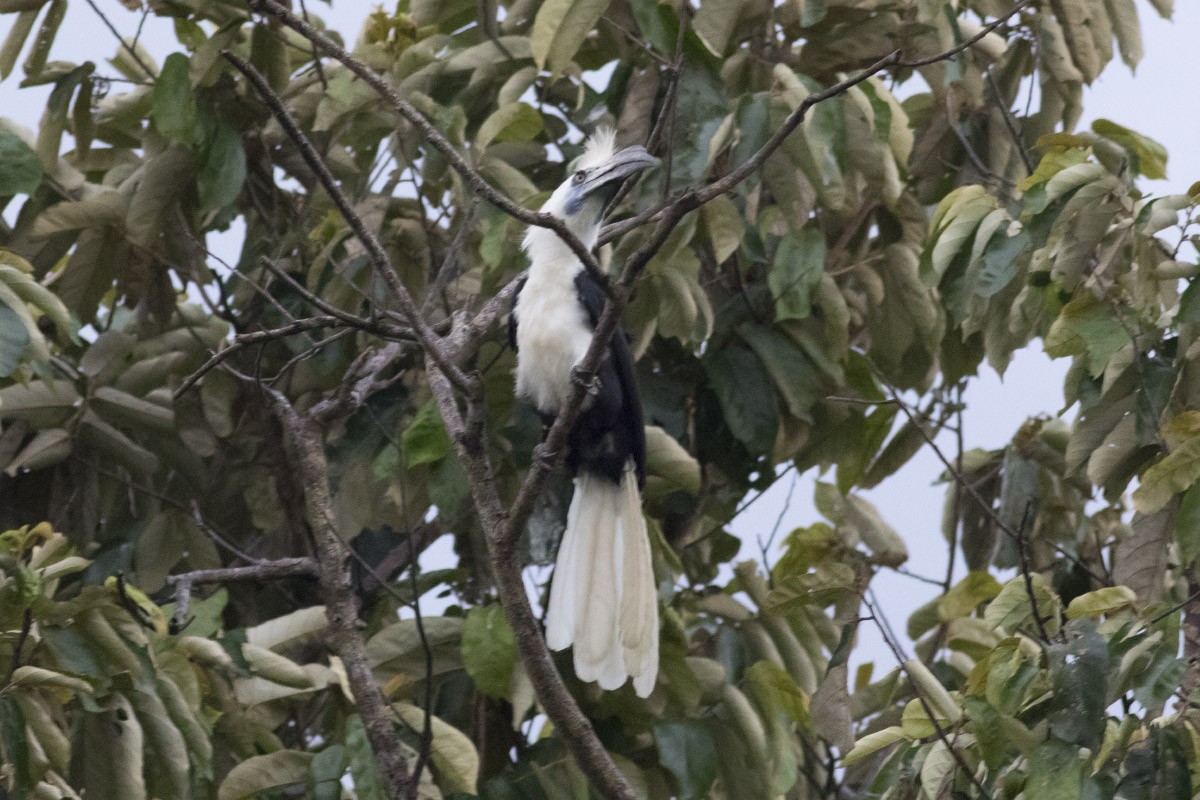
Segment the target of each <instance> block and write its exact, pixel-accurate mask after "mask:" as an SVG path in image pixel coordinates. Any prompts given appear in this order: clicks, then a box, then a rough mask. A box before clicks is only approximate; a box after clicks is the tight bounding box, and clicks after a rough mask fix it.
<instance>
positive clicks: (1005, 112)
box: [986, 70, 1034, 175]
mask: <svg viewBox="0 0 1200 800" xmlns="http://www.w3.org/2000/svg"><path fill="white" fill-rule="evenodd" d="M986 76H987V82H988V86H990V87H991V88H992V94H994V95H995V96H996V104H997V105H998V106H999V107H1000V113H1001V115H1002V116H1003V117H1004V127H1006V128H1008V135H1009V136H1011V137H1012V140H1013V144H1015V145H1016V146H1017V152H1018V153H1019V154H1020V156H1021V163H1022V164H1024V165H1025V174H1026V175H1032V174H1033V170H1034V166H1033V162H1032V161H1031V160H1030V159H1029V151H1028V150H1027V149H1026V148H1025V138H1024V137H1023V136H1022V135H1021V130H1020V128H1018V127H1017V121H1016V120H1015V119H1014V118H1013V113H1012V109H1010V108H1009V107H1008V103H1006V102H1004V98H1003V97H1001V96H1000V87H999V86H998V85H997V84H996V79H995V78H994V77H992V73H991V70H988V72H987V73H986Z"/></svg>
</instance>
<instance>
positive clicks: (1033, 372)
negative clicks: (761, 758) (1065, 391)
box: [0, 0, 1200, 675]
mask: <svg viewBox="0 0 1200 800" xmlns="http://www.w3.org/2000/svg"><path fill="white" fill-rule="evenodd" d="M97 5H98V6H99V7H100V8H101V9H102V10H104V12H105V13H106V14H108V15H109V17H110V19H111V20H112V21H113V22H114V24H115V25H116V27H117V28H118V30H120V31H121V32H122V33H123V34H125V35H127V36H131V35H132V34H133V32H134V31H135V30H136V29H137V24H138V19H139V15H137V14H133V13H130V12H128V11H126V10H125V9H123V8H122V7H121V6H120V5H119V4H118V3H117V2H116V0H97ZM314 5H315V6H316V8H314V9H313V10H314V12H315V13H319V14H321V15H322V16H324V17H325V18H326V19H327V20H328V21H329V22H330V23H331V24H332V26H333V27H335V28H337V29H338V30H340V31H341V32H342V33H343V35H345V36H346V37H347V39H348V40H353V38H354V36H355V34H356V32H357V30H358V26H359V23H360V22H361V20H362V17H363V15H364V13H365V11H366V9H367V8H368V4H367V3H363V2H357V3H342V4H338V5H337V7H335V8H334V9H333V10H332V11H331V10H330V9H329V8H328V7H327V6H325V5H324V4H314ZM371 5H373V4H371ZM1138 8H1139V11H1140V13H1141V19H1142V25H1143V37H1144V40H1145V50H1146V57H1145V59H1144V60H1143V62H1142V64H1141V65H1140V66H1139V67H1138V72H1137V74H1136V75H1133V74H1131V73H1130V72H1129V70H1128V69H1126V68H1125V67H1124V66H1123V65H1121V64H1119V63H1117V62H1115V61H1114V63H1113V64H1112V65H1110V66H1109V68H1108V69H1107V70H1106V71H1105V73H1104V74H1103V75H1102V76H1101V77H1100V79H1099V80H1098V81H1097V82H1096V84H1095V85H1094V86H1092V87H1090V88H1088V89H1086V90H1085V97H1084V118H1083V120H1082V121H1081V124H1080V127H1081V128H1086V127H1087V126H1088V125H1090V123H1091V121H1092V120H1094V119H1096V118H1098V117H1104V118H1108V119H1112V120H1114V121H1116V122H1119V123H1122V124H1124V125H1127V126H1129V127H1131V128H1133V129H1135V130H1137V131H1139V132H1141V133H1144V134H1146V135H1148V136H1150V137H1152V138H1154V139H1156V140H1158V141H1159V142H1161V143H1162V144H1163V145H1165V146H1166V148H1167V150H1168V152H1169V153H1170V162H1169V164H1168V175H1169V177H1168V179H1167V180H1166V181H1155V182H1151V183H1148V184H1147V189H1148V190H1149V191H1152V192H1154V193H1164V194H1165V193H1172V192H1183V191H1185V190H1186V189H1187V187H1188V186H1190V185H1191V184H1192V183H1193V182H1194V181H1196V180H1200V141H1198V140H1200V103H1197V102H1196V101H1195V96H1194V83H1195V81H1196V76H1198V75H1200V47H1197V44H1196V38H1197V33H1200V3H1192V2H1187V0H1181V2H1179V3H1177V8H1176V10H1175V19H1174V22H1167V21H1165V20H1162V19H1160V18H1159V17H1158V16H1157V14H1155V13H1154V11H1153V9H1152V8H1151V7H1150V5H1149V3H1148V2H1146V0H1138ZM13 19H14V15H5V16H4V17H0V36H3V35H5V34H7V32H8V29H9V27H10V26H11V24H12V20H13ZM141 41H142V42H143V43H144V44H145V45H146V46H147V47H148V48H149V50H150V51H151V53H153V54H154V55H155V57H157V58H158V59H159V60H160V61H161V59H162V58H163V57H165V55H166V54H168V53H170V52H172V51H173V50H175V49H178V45H176V44H175V38H174V35H173V32H172V30H171V24H170V22H169V21H166V20H161V19H157V18H155V17H153V16H151V17H149V18H148V19H147V20H146V24H145V28H144V30H143V33H142V40H141ZM114 49H115V48H114V42H113V40H112V37H111V35H110V34H109V33H108V31H107V30H105V29H104V27H103V26H102V24H101V22H100V21H99V19H98V18H97V16H96V15H95V14H94V13H93V12H92V10H91V9H90V8H88V6H87V5H86V3H84V2H83V1H82V0H74V2H72V3H71V4H70V9H69V12H68V16H67V20H66V22H65V24H64V25H63V28H62V30H61V32H60V34H59V39H58V42H57V43H56V44H55V48H54V51H53V53H52V57H53V58H59V59H71V60H74V61H77V62H81V61H84V60H92V61H95V62H96V63H97V65H98V66H99V69H98V71H99V72H100V73H101V74H114V73H113V71H112V70H111V67H109V66H108V65H107V64H106V63H104V60H105V59H106V58H107V57H109V56H111V55H112V53H113V52H114ZM20 76H21V75H20V62H18V66H17V69H16V74H14V75H11V76H9V78H8V80H7V81H5V82H4V83H2V84H0V115H3V116H6V117H8V118H10V119H12V120H14V121H16V122H19V123H20V124H23V125H25V126H27V127H30V128H33V127H35V126H36V124H37V120H38V118H39V117H40V116H41V112H42V109H43V107H44V104H45V100H46V96H47V95H48V93H49V87H38V88H35V89H18V86H17V84H18V82H19V79H20ZM118 88H119V87H118ZM15 207H16V204H14V205H13V208H10V209H9V211H8V214H11V213H13V211H14V210H15ZM6 216H7V214H6ZM210 246H212V247H216V248H219V249H220V250H222V251H223V252H225V253H236V249H237V243H236V242H234V241H225V242H222V243H220V244H219V245H218V243H217V242H215V241H210ZM1065 368H1066V362H1058V363H1052V362H1051V361H1050V360H1049V359H1048V358H1047V357H1046V356H1045V355H1044V354H1042V353H1041V352H1040V350H1039V349H1037V347H1036V345H1035V346H1034V347H1033V348H1030V349H1028V350H1026V351H1023V352H1022V353H1019V354H1018V355H1017V357H1016V358H1015V359H1014V361H1013V364H1012V366H1010V367H1009V370H1008V372H1007V374H1006V376H1005V378H1004V380H1003V381H1001V380H1000V379H999V378H998V377H997V376H996V374H995V373H994V372H992V371H991V370H990V369H989V368H987V367H984V368H983V374H982V375H981V376H980V377H979V378H977V379H975V380H974V381H973V382H972V383H971V386H970V389H969V391H968V393H967V403H968V410H967V412H966V414H965V424H964V429H965V440H966V444H967V446H968V447H987V448H994V447H999V446H1002V445H1003V444H1005V443H1006V442H1007V441H1009V439H1010V438H1011V437H1012V435H1013V433H1015V431H1016V429H1017V428H1018V426H1019V425H1020V424H1021V423H1022V422H1023V421H1024V420H1025V419H1026V418H1028V417H1030V416H1033V415H1036V414H1044V413H1050V414H1053V413H1056V412H1057V411H1058V410H1059V408H1060V407H1061V405H1062V377H1063V375H1064V373H1065ZM940 444H941V445H942V447H944V448H945V449H946V451H947V452H953V437H952V436H951V435H950V434H948V433H947V434H943V436H942V437H941V440H940ZM940 472H941V465H940V464H939V463H938V461H937V459H936V457H935V456H934V455H933V454H932V453H930V452H927V451H922V453H921V454H920V455H919V456H918V457H916V458H914V459H913V461H912V462H911V463H910V464H909V465H907V466H906V467H905V468H904V469H903V470H901V471H900V472H899V473H898V474H897V475H895V476H894V477H893V478H891V479H890V480H889V481H887V482H886V483H885V484H884V485H883V486H881V487H879V488H878V489H876V490H874V491H871V492H868V493H866V496H867V497H868V498H869V499H871V500H872V501H873V502H875V503H876V504H877V505H878V506H879V508H880V509H881V511H882V512H883V514H884V516H885V518H886V519H887V520H889V521H890V522H891V523H892V524H893V525H894V526H895V527H896V528H897V529H898V530H899V531H900V533H901V535H902V536H903V537H904V539H905V541H906V542H907V543H908V547H909V551H910V559H909V562H908V564H907V565H906V566H907V568H908V569H910V570H911V571H913V572H915V573H918V574H922V575H927V576H930V577H940V576H942V575H943V574H944V572H945V558H946V553H945V550H946V548H945V546H944V544H943V540H942V538H941V534H940V532H939V531H940V524H941V508H942V497H943V491H944V487H941V486H934V485H933V483H932V482H933V481H934V479H936V477H937V476H938V474H939V473H940ZM814 479H815V476H814V475H813V474H812V473H809V474H807V475H805V476H803V477H802V478H801V479H800V480H799V481H798V484H797V486H796V490H795V492H794V494H793V496H792V502H791V503H790V505H787V504H786V503H785V500H786V497H787V495H788V489H789V486H790V484H791V480H790V479H785V480H782V481H780V482H779V483H778V484H777V486H776V487H775V488H774V489H773V490H772V491H770V492H768V494H767V495H766V496H764V497H763V498H762V499H760V500H759V501H757V502H756V503H755V504H754V505H753V506H752V507H751V508H750V509H749V510H748V511H747V512H746V513H745V514H744V515H743V516H742V517H740V518H739V519H738V520H737V521H736V522H735V524H734V525H733V530H734V532H735V533H737V534H738V535H739V536H740V537H741V538H742V539H743V541H744V543H745V544H744V546H743V550H742V553H741V557H742V558H757V557H758V545H757V539H758V537H759V536H760V535H762V536H763V537H764V538H765V537H766V536H767V535H768V534H769V533H770V531H771V528H772V527H773V526H774V525H775V521H776V519H778V518H779V517H780V514H781V513H782V515H783V524H782V526H781V530H780V535H779V537H778V539H779V540H782V538H783V536H784V535H785V534H786V533H787V532H788V531H790V530H791V529H792V528H795V527H797V526H800V525H808V524H811V523H812V522H815V521H817V520H818V519H819V515H818V514H817V512H816V510H815V508H814V507H813V505H812V502H811V497H812V487H813V481H814ZM785 506H786V508H785ZM775 555H777V553H773V554H772V556H775ZM451 557H452V552H451V548H450V546H449V542H448V540H447V539H445V538H443V539H442V540H441V541H440V542H438V543H437V545H435V546H434V547H433V548H431V549H430V551H428V552H427V553H426V556H425V557H424V558H423V559H422V563H423V565H425V566H426V567H427V568H432V567H436V566H441V565H442V564H444V563H446V561H448V560H449V559H450V558H451ZM959 562H960V574H961V558H960V559H959ZM874 588H875V592H876V595H877V597H878V598H879V600H880V602H881V605H882V607H883V608H882V610H883V611H884V612H885V613H886V614H887V616H888V617H889V619H890V621H891V622H892V625H893V627H895V628H896V629H897V630H900V631H902V630H903V628H904V624H905V621H906V620H907V618H908V615H909V613H910V612H911V611H912V610H913V609H915V608H917V607H918V606H920V605H921V604H923V603H924V602H926V601H928V600H929V599H930V598H932V597H933V596H934V595H935V594H936V593H937V591H938V590H937V589H936V588H935V587H933V586H928V585H925V584H923V583H920V582H917V581H915V580H912V579H911V578H907V577H904V576H900V575H897V574H895V573H888V572H884V573H882V574H881V575H880V576H879V577H878V578H877V579H876V581H875V583H874ZM862 636H863V647H862V648H861V649H860V650H859V651H858V652H857V653H856V662H861V661H870V660H872V659H874V660H876V661H877V662H878V663H877V665H876V666H877V670H876V674H877V675H878V674H880V671H881V670H883V671H886V670H887V669H890V668H891V667H892V666H893V663H892V658H891V655H890V654H889V653H887V651H886V650H884V649H883V646H882V643H881V642H880V640H879V639H878V635H877V634H876V633H875V631H874V630H873V629H871V628H869V627H868V626H863V628H862Z"/></svg>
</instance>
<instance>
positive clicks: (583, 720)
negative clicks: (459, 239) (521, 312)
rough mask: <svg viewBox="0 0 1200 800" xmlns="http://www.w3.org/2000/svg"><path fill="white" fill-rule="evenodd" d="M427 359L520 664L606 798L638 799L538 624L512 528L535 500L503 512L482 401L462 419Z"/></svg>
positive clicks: (533, 473) (529, 487) (533, 479)
mask: <svg viewBox="0 0 1200 800" xmlns="http://www.w3.org/2000/svg"><path fill="white" fill-rule="evenodd" d="M593 341H594V340H593ZM428 366H429V367H430V368H429V369H427V372H428V375H429V385H430V388H431V389H432V390H433V394H434V397H435V398H436V399H437V403H438V408H439V409H440V410H441V412H442V419H443V421H444V422H445V425H446V431H447V433H449V435H450V441H451V442H453V444H454V448H455V452H457V454H458V456H459V458H460V459H461V460H462V462H463V468H464V469H465V470H466V472H467V476H468V478H469V479H470V480H469V483H470V487H471V496H472V499H473V501H474V503H475V509H476V511H477V513H478V514H479V521H480V527H482V528H483V531H484V541H485V543H486V545H487V549H488V555H489V560H490V562H491V568H492V575H493V577H494V578H495V581H496V591H497V594H499V596H500V606H501V608H503V610H504V616H505V618H506V619H507V620H508V624H509V626H510V627H511V628H512V630H513V633H514V635H515V636H514V638H515V639H516V643H517V650H518V652H519V653H520V656H521V663H522V665H523V666H524V667H525V671H526V672H527V673H528V675H529V680H530V682H531V683H532V684H533V688H534V692H535V693H536V694H537V698H538V702H539V703H541V706H542V708H543V709H545V711H546V715H547V716H548V717H550V720H551V722H553V723H554V727H555V729H556V730H557V731H558V733H559V734H560V735H561V736H562V737H563V740H564V741H565V742H566V745H567V747H568V748H569V749H570V751H571V754H572V755H574V756H575V760H576V761H577V762H578V763H579V766H580V768H581V769H582V770H583V772H584V774H585V775H586V776H587V778H588V780H589V781H591V783H592V784H593V785H594V786H595V787H596V789H597V790H598V791H599V793H600V795H601V796H602V797H605V798H607V799H608V800H634V798H635V795H634V792H633V789H632V787H631V786H630V785H629V782H628V781H627V780H626V779H625V777H624V775H622V774H621V771H620V770H619V769H617V766H616V764H615V763H613V760H612V757H611V756H609V754H608V751H606V750H605V749H604V745H602V744H601V743H600V740H599V739H598V738H597V737H596V731H595V730H594V729H593V728H592V724H591V722H589V721H588V718H587V717H585V716H584V715H583V712H582V711H580V710H579V705H578V704H577V703H576V702H575V698H574V697H572V696H571V693H570V692H569V691H568V690H567V687H566V684H564V683H563V679H562V676H561V675H559V673H558V668H557V667H556V666H555V665H554V661H553V659H552V658H551V656H550V650H549V649H548V648H547V647H546V642H545V639H544V638H543V637H542V629H541V625H540V624H539V622H538V619H537V617H535V616H534V614H533V609H532V608H531V607H530V605H529V596H528V595H527V594H526V592H525V582H524V581H523V580H522V578H521V564H520V560H519V557H518V552H517V547H516V539H517V536H516V535H514V531H515V532H516V533H517V534H519V532H520V530H521V529H522V528H523V527H524V525H525V520H526V519H527V518H528V516H529V511H530V509H531V508H532V499H530V500H529V501H528V502H525V501H523V500H521V499H518V501H517V503H516V504H514V506H513V508H512V509H510V510H509V512H508V513H507V514H506V513H505V511H504V506H503V504H502V502H501V500H500V495H499V492H498V491H497V488H496V479H495V475H494V474H493V472H492V466H491V462H490V460H489V459H488V454H487V449H486V447H485V446H484V442H486V441H487V437H486V431H483V430H482V427H483V424H484V423H483V419H482V413H481V412H482V408H481V407H480V406H479V405H477V404H476V405H474V406H473V407H471V408H468V415H467V419H466V420H465V421H464V419H463V415H462V412H461V410H460V409H459V406H458V402H457V400H456V398H455V396H454V392H453V390H452V389H451V387H450V384H449V383H448V382H447V381H446V379H445V377H443V376H442V375H441V374H439V373H438V372H437V370H435V369H432V364H429V365H428ZM535 463H542V462H535ZM539 475H540V473H539V472H538V470H537V468H536V467H535V469H531V470H530V473H529V475H528V476H526V479H525V483H524V485H523V486H522V488H521V497H525V496H526V495H529V497H530V498H532V497H536V495H537V489H538V487H539V486H540V485H541V477H539ZM530 493H531V494H530ZM518 504H519V505H518ZM522 509H523V510H522Z"/></svg>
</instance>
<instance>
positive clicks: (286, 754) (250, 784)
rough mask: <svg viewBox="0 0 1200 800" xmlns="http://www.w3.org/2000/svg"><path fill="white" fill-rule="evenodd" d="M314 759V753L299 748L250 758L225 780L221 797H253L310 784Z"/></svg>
mask: <svg viewBox="0 0 1200 800" xmlns="http://www.w3.org/2000/svg"><path fill="white" fill-rule="evenodd" d="M312 759H313V754H312V753H302V752H300V751H298V750H278V751H276V752H274V753H269V754H267V755H264V756H252V757H250V758H247V759H246V760H245V761H242V762H241V763H239V764H237V765H236V766H235V767H234V768H233V769H231V770H230V771H229V774H228V775H226V776H225V780H223V781H221V788H220V789H218V790H217V800H249V798H254V797H257V796H258V795H259V794H262V793H264V792H275V791H279V790H281V789H286V788H288V787H290V786H296V785H298V784H304V783H307V781H308V772H309V767H310V765H311V764H312Z"/></svg>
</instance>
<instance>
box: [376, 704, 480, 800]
mask: <svg viewBox="0 0 1200 800" xmlns="http://www.w3.org/2000/svg"><path fill="white" fill-rule="evenodd" d="M392 708H393V709H394V710H395V711H396V713H397V714H398V715H399V716H400V718H401V719H402V720H404V724H406V725H408V726H409V727H410V728H412V729H413V730H414V731H416V732H421V731H423V730H424V729H425V721H426V713H425V711H424V710H422V709H420V708H417V707H416V706H414V705H409V704H408V703H393V704H392ZM429 724H430V730H431V732H432V734H433V741H432V742H431V743H430V757H431V759H432V760H433V766H434V769H436V770H437V774H438V778H439V779H440V780H439V782H440V783H441V784H442V785H443V786H444V787H445V788H446V789H447V790H448V791H451V792H466V793H468V794H475V791H476V789H475V783H476V781H478V780H479V752H478V751H477V750H476V749H475V744H474V743H473V742H472V741H471V739H470V737H468V736H467V735H466V734H465V733H463V732H462V731H460V730H459V729H458V728H456V727H454V726H453V725H451V724H450V723H448V722H446V721H445V720H443V719H441V718H440V717H436V716H433V717H429Z"/></svg>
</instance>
